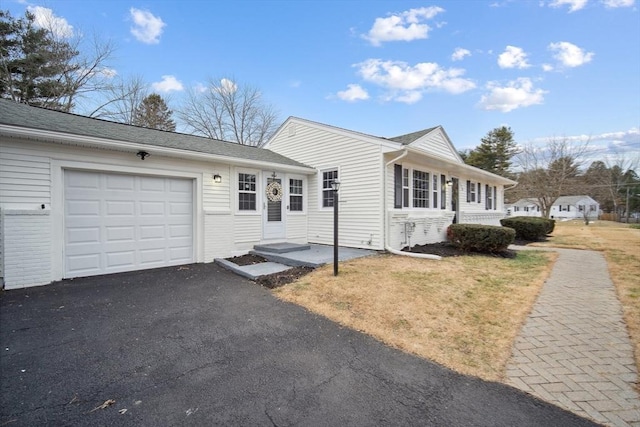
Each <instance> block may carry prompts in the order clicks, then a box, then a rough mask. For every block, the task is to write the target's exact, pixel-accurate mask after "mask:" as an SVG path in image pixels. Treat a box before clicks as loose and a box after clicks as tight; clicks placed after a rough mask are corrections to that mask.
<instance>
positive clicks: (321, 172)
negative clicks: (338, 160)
mask: <svg viewBox="0 0 640 427" xmlns="http://www.w3.org/2000/svg"><path fill="white" fill-rule="evenodd" d="M336 170H337V171H338V181H340V190H339V191H342V189H343V185H344V181H343V180H342V169H341V168H340V166H333V167H324V168H321V169H318V175H317V176H318V210H319V211H331V212H333V206H328V207H325V206H323V205H322V196H323V194H324V192H323V187H322V181H323V178H324V173H325V172H331V171H336Z"/></svg>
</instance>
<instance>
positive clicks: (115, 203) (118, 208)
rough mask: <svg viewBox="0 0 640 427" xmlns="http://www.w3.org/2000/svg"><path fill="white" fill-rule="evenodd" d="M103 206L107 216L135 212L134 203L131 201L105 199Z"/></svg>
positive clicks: (128, 214)
mask: <svg viewBox="0 0 640 427" xmlns="http://www.w3.org/2000/svg"><path fill="white" fill-rule="evenodd" d="M105 208H106V214H107V215H109V216H115V215H123V216H134V215H135V214H136V204H135V202H133V201H121V200H106V202H105Z"/></svg>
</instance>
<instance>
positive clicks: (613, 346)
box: [506, 249, 640, 426]
mask: <svg viewBox="0 0 640 427" xmlns="http://www.w3.org/2000/svg"><path fill="white" fill-rule="evenodd" d="M554 250H557V251H558V252H559V257H558V261H557V262H556V264H555V266H554V268H553V270H552V272H551V276H550V277H549V279H548V280H547V282H546V283H545V285H544V287H543V289H542V291H541V293H540V296H539V297H538V300H537V301H536V303H535V305H534V307H533V310H532V312H531V314H530V315H529V317H528V319H527V321H526V323H525V325H524V327H523V329H522V330H521V331H520V336H519V337H518V338H517V339H516V342H515V344H514V348H513V353H512V356H511V360H510V361H509V363H508V365H507V371H506V379H507V383H508V384H510V385H512V386H514V387H517V388H519V389H521V390H524V391H526V392H528V393H531V394H533V395H535V396H537V397H539V398H541V399H543V400H546V401H547V402H551V403H554V404H556V405H558V406H560V407H562V408H565V409H567V410H569V411H572V412H574V413H576V414H578V415H581V416H584V417H587V418H591V419H593V420H594V421H596V422H599V423H603V424H605V425H610V426H640V400H639V398H638V393H637V391H636V389H635V388H634V384H635V383H636V382H637V380H638V375H637V372H636V367H635V363H634V359H633V353H632V347H631V342H630V339H629V335H628V333H627V330H626V326H625V323H624V321H623V318H622V307H621V305H620V302H619V301H618V298H617V296H616V292H615V289H614V287H613V284H612V283H611V279H610V277H609V272H608V270H607V264H606V262H605V260H604V257H603V256H602V254H600V253H598V252H594V251H580V250H572V249H554Z"/></svg>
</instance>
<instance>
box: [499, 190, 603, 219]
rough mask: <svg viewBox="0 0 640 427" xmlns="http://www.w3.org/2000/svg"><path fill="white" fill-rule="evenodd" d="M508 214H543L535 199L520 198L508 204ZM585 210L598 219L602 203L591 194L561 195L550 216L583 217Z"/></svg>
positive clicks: (591, 217)
mask: <svg viewBox="0 0 640 427" xmlns="http://www.w3.org/2000/svg"><path fill="white" fill-rule="evenodd" d="M506 208H507V215H508V216H542V211H541V210H540V206H539V204H538V202H537V201H536V200H535V199H520V200H518V201H517V202H516V203H514V204H512V205H507V206H506ZM585 212H586V213H587V215H588V217H589V219H597V218H598V214H599V212H600V204H599V203H598V202H596V201H595V200H593V199H592V198H591V197H589V196H584V195H582V196H561V197H559V198H558V199H557V200H556V201H555V202H554V204H553V205H552V206H551V210H550V211H549V217H550V218H552V219H583V218H584V215H585Z"/></svg>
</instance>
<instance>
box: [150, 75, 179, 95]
mask: <svg viewBox="0 0 640 427" xmlns="http://www.w3.org/2000/svg"><path fill="white" fill-rule="evenodd" d="M151 89H153V90H154V91H155V92H164V93H166V92H173V91H181V90H184V86H182V82H180V80H178V79H176V78H175V77H174V76H162V80H161V81H159V82H155V83H151Z"/></svg>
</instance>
